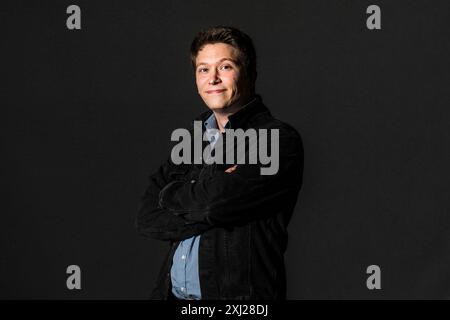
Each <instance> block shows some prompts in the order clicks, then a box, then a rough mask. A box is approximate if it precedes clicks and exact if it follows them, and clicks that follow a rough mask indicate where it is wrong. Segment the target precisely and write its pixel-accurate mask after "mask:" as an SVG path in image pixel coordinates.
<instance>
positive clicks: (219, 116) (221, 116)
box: [214, 95, 255, 132]
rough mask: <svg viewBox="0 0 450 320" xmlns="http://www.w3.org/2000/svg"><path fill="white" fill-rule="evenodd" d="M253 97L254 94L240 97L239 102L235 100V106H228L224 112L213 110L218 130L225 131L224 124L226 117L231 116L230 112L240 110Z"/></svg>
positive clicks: (226, 120) (233, 112)
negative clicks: (228, 108) (227, 109)
mask: <svg viewBox="0 0 450 320" xmlns="http://www.w3.org/2000/svg"><path fill="white" fill-rule="evenodd" d="M254 97H255V95H250V96H248V97H247V98H245V99H242V101H241V102H236V106H233V107H232V108H230V110H229V111H226V112H215V111H214V116H215V117H216V121H217V128H218V129H219V131H220V132H225V125H226V124H227V122H228V117H229V116H231V115H232V114H235V113H236V112H238V111H239V110H241V109H242V108H243V107H244V106H245V105H246V104H248V103H249V102H250V101H251V100H253V99H254Z"/></svg>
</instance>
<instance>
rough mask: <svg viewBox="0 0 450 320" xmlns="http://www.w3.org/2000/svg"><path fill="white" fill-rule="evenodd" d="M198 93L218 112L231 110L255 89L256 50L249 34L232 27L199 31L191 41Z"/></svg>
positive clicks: (236, 107) (245, 99) (244, 100)
mask: <svg viewBox="0 0 450 320" xmlns="http://www.w3.org/2000/svg"><path fill="white" fill-rule="evenodd" d="M191 61H192V66H193V67H194V71H195V79H196V83H197V89H198V93H199V94H200V96H201V97H202V99H203V101H204V102H205V104H206V105H207V106H208V107H209V108H210V109H211V110H213V111H215V112H219V113H228V112H234V111H236V109H238V108H239V107H240V106H242V104H244V103H246V102H247V100H248V99H249V98H250V97H251V96H253V95H254V93H255V81H256V75H257V73H256V52H255V48H254V46H253V42H252V40H251V38H250V37H249V36H248V35H246V34H245V33H243V32H242V31H240V30H238V29H236V28H232V27H222V26H219V27H213V28H209V29H207V30H205V31H201V32H200V33H199V34H198V35H197V36H196V37H195V39H194V41H193V42H192V45H191Z"/></svg>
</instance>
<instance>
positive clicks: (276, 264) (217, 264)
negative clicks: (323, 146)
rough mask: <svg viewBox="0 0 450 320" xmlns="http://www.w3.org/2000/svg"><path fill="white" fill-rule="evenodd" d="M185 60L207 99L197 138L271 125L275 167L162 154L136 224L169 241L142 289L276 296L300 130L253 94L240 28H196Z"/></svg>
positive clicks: (169, 295)
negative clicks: (152, 284) (153, 280)
mask: <svg viewBox="0 0 450 320" xmlns="http://www.w3.org/2000/svg"><path fill="white" fill-rule="evenodd" d="M191 60H192V64H193V67H194V71H195V78H196V84H197V88H198V93H199V94H200V96H201V98H202V99H203V101H204V103H205V104H206V106H207V107H208V108H209V110H208V111H206V112H204V113H202V114H201V115H200V116H199V117H197V118H196V120H201V121H202V124H203V130H204V131H206V132H210V130H212V129H218V131H212V132H217V134H210V135H207V137H208V139H207V140H208V141H207V142H206V144H208V142H209V144H210V146H211V148H218V147H214V146H215V143H216V141H218V140H220V138H223V139H224V140H225V141H226V132H227V131H228V130H231V129H242V130H248V129H255V130H256V131H258V132H262V130H264V129H265V130H274V129H275V130H276V131H277V132H278V133H279V140H278V141H276V143H277V144H278V145H277V146H275V145H274V144H273V143H272V142H269V144H271V145H269V146H268V148H269V149H271V150H272V152H273V151H274V150H275V151H277V152H279V168H278V170H277V172H276V173H275V174H269V175H263V174H261V170H260V168H261V167H263V166H262V164H261V163H259V164H258V163H257V164H254V163H253V164H252V163H248V164H245V163H244V164H242V162H241V163H240V162H233V163H231V164H230V163H223V164H221V163H212V164H207V163H205V162H206V161H203V162H202V163H201V164H196V163H195V162H194V163H193V164H185V163H183V164H179V165H176V164H175V163H174V161H173V160H172V159H169V160H167V162H166V163H165V164H163V165H162V166H161V167H160V168H159V170H158V171H157V172H155V173H154V174H152V175H151V176H150V178H149V181H150V184H149V186H148V188H147V190H146V191H145V193H144V195H143V196H142V203H141V206H140V209H139V213H138V217H137V221H136V225H137V228H138V231H139V233H140V234H141V235H143V236H145V237H148V238H152V239H159V240H164V241H168V242H169V243H170V244H171V246H170V249H169V252H168V254H167V257H166V259H165V262H164V264H163V266H162V269H161V272H160V275H159V276H158V279H157V284H156V288H155V289H154V290H153V292H152V296H151V297H152V298H154V299H285V298H286V277H285V266H284V252H285V250H286V247H287V230H286V228H287V225H288V223H289V220H290V218H291V215H292V212H293V209H294V207H295V204H296V201H297V197H298V193H299V191H300V188H301V184H302V173H303V147H302V141H301V138H300V135H299V134H298V133H297V131H296V130H295V129H293V128H292V127H291V126H289V125H287V124H285V123H283V122H281V121H279V120H277V119H275V118H274V117H273V116H272V115H271V113H270V112H269V110H268V109H267V107H266V106H265V105H264V104H263V103H262V98H261V97H260V96H259V95H257V94H255V80H256V75H257V73H256V53H255V49H254V46H253V43H252V40H251V39H250V38H249V37H248V36H247V35H246V34H245V33H243V32H241V31H240V30H238V29H235V28H232V27H213V28H210V29H208V30H206V31H203V32H200V33H199V34H198V35H197V37H196V38H195V39H194V41H193V42H192V45H191ZM260 130H261V131H260ZM219 131H220V132H219ZM218 138H219V139H218ZM270 141H272V140H270ZM247 142H248V141H247ZM222 145H224V144H222ZM248 147H249V143H247V144H246V149H245V150H246V152H248V150H249V149H248ZM260 147H261V145H260ZM276 147H278V149H277V148H276ZM226 152H227V151H226ZM204 160H205V159H204Z"/></svg>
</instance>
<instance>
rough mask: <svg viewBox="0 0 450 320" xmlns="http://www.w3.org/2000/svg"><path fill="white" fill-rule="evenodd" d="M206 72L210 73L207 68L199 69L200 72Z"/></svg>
mask: <svg viewBox="0 0 450 320" xmlns="http://www.w3.org/2000/svg"><path fill="white" fill-rule="evenodd" d="M206 71H208V69H207V68H200V69H198V72H202V73H203V72H206Z"/></svg>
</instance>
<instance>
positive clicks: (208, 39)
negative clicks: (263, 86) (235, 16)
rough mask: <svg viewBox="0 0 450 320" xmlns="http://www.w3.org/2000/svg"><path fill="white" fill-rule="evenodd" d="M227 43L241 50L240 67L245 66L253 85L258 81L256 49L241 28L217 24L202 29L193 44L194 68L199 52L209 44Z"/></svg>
mask: <svg viewBox="0 0 450 320" xmlns="http://www.w3.org/2000/svg"><path fill="white" fill-rule="evenodd" d="M213 43H226V44H229V45H231V46H233V47H234V48H236V49H238V50H239V52H240V59H239V63H240V67H242V68H243V70H244V72H245V75H246V77H247V79H248V80H249V81H250V83H251V84H252V85H254V83H255V81H256V75H257V72H256V50H255V47H254V45H253V41H252V39H251V38H250V37H249V36H248V35H247V34H245V33H244V32H242V31H241V30H239V29H237V28H234V27H228V26H216V27H211V28H208V29H206V30H202V31H200V32H199V33H198V34H197V36H196V37H195V38H194V40H193V41H192V44H191V52H190V53H191V62H192V66H193V67H194V70H195V68H196V65H195V60H196V58H197V55H198V52H199V51H200V50H201V49H202V48H203V47H204V46H205V45H207V44H213Z"/></svg>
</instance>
